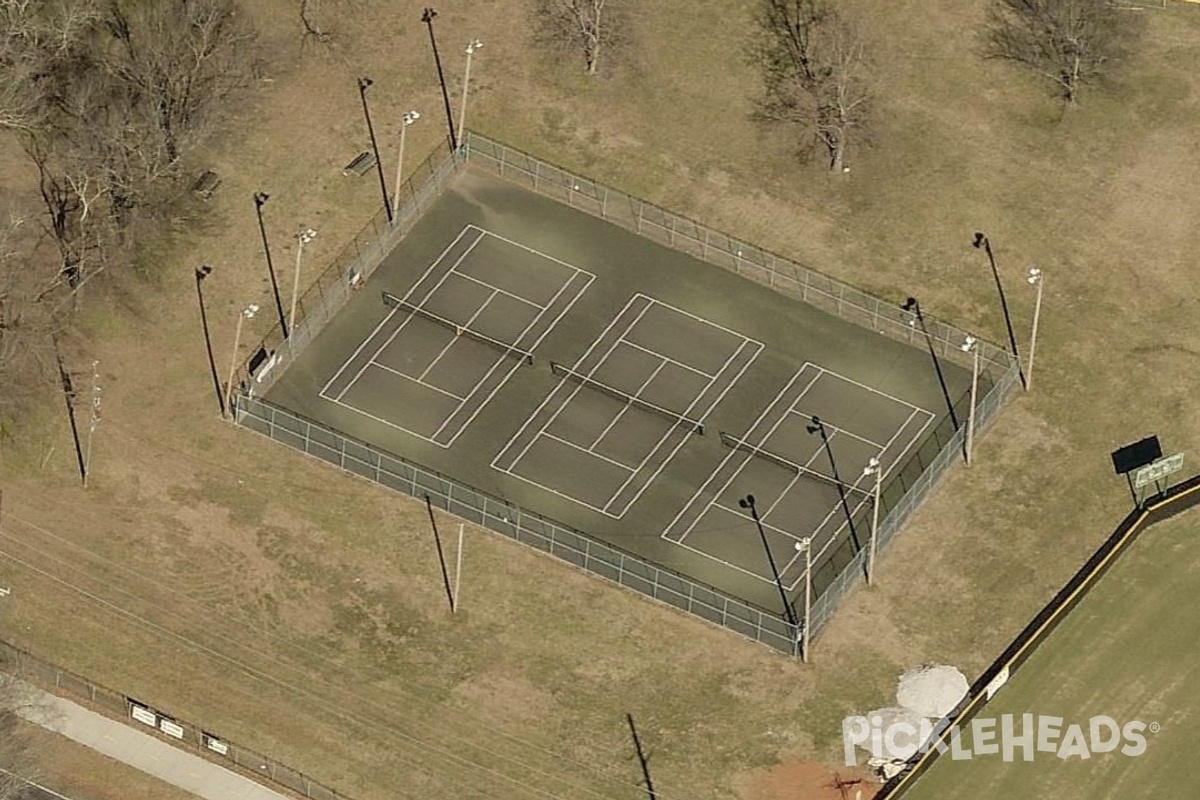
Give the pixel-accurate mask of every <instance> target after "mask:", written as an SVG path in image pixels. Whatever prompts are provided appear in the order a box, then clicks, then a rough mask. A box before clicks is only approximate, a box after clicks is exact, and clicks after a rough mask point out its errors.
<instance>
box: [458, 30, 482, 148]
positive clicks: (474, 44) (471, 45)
mask: <svg viewBox="0 0 1200 800" xmlns="http://www.w3.org/2000/svg"><path fill="white" fill-rule="evenodd" d="M481 47H483V42H481V41H479V40H478V39H472V40H471V41H469V42H467V72H466V74H465V75H464V76H463V86H462V107H461V108H460V109H459V112H458V138H459V143H460V144H461V143H462V140H463V139H465V138H466V136H467V91H468V89H470V86H471V55H472V54H474V52H475V51H476V50H478V49H479V48H481Z"/></svg>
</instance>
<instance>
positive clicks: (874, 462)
mask: <svg viewBox="0 0 1200 800" xmlns="http://www.w3.org/2000/svg"><path fill="white" fill-rule="evenodd" d="M863 475H864V476H865V477H868V478H869V477H872V476H874V478H875V495H874V500H873V501H872V503H871V546H870V549H868V550H867V586H871V585H873V583H874V580H875V547H876V541H877V540H878V538H879V494H880V491H879V489H880V484H881V483H882V481H883V468H882V467H881V466H880V465H879V459H878V458H875V457H874V456H871V460H870V461H868V462H867V466H865V467H864V468H863Z"/></svg>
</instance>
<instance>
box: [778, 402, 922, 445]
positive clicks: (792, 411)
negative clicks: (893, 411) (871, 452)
mask: <svg viewBox="0 0 1200 800" xmlns="http://www.w3.org/2000/svg"><path fill="white" fill-rule="evenodd" d="M800 399H803V398H797V402H799V400H800ZM910 413H911V412H910ZM788 414H795V415H796V416H797V417H802V418H804V419H806V420H809V421H810V422H811V421H812V414H803V413H801V412H800V411H798V410H796V408H795V407H794V406H793V407H792V408H791V409H790V410H789V411H788ZM818 416H819V415H818ZM821 425H823V426H824V427H825V429H826V430H829V431H833V432H834V433H841V434H844V435H846V436H849V437H850V438H851V439H857V440H858V441H860V442H862V443H863V444H869V445H871V447H881V446H880V444H879V442H875V441H872V440H870V439H868V438H866V437H865V436H859V435H858V434H857V433H851V432H850V431H848V430H846V429H845V428H839V427H838V426H837V425H834V424H833V423H832V422H826V421H825V420H824V419H822V420H821Z"/></svg>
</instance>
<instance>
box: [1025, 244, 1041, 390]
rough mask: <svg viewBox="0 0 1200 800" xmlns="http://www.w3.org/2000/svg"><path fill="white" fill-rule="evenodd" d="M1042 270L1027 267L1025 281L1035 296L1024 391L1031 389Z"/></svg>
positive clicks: (1039, 309)
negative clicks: (1032, 288)
mask: <svg viewBox="0 0 1200 800" xmlns="http://www.w3.org/2000/svg"><path fill="white" fill-rule="evenodd" d="M1044 277H1045V276H1043V275H1042V271H1041V270H1040V269H1038V268H1037V267H1030V268H1029V276H1028V277H1026V278H1025V282H1026V283H1028V284H1029V285H1030V286H1032V287H1034V288H1035V289H1037V298H1036V299H1035V300H1034V301H1033V332H1032V333H1030V335H1029V370H1028V371H1027V372H1026V373H1025V391H1030V390H1032V389H1033V354H1034V351H1035V350H1037V335H1038V320H1039V318H1040V317H1041V315H1042V286H1043V285H1044Z"/></svg>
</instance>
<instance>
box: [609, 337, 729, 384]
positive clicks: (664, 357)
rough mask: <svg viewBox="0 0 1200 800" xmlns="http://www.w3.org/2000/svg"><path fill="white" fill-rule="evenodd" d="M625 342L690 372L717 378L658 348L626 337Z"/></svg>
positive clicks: (635, 348)
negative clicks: (667, 354)
mask: <svg viewBox="0 0 1200 800" xmlns="http://www.w3.org/2000/svg"><path fill="white" fill-rule="evenodd" d="M625 344H627V345H629V346H630V347H632V348H633V349H634V350H641V351H642V352H643V353H646V354H648V355H652V356H655V357H656V358H659V359H662V360H663V361H665V362H667V363H669V364H674V365H675V366H677V367H681V368H682V369H686V370H687V371H688V372H694V373H696V374H697V375H703V376H704V377H705V378H715V377H716V375H710V374H709V373H707V372H705V371H704V370H702V369H697V368H696V367H693V366H692V365H691V364H685V363H683V362H682V361H676V360H675V359H673V358H671V357H669V356H664V355H663V354H662V353H659V352H658V351H656V350H651V349H650V348H648V347H642V346H641V345H640V344H638V343H637V342H631V341H630V340H628V339H626V340H625Z"/></svg>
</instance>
